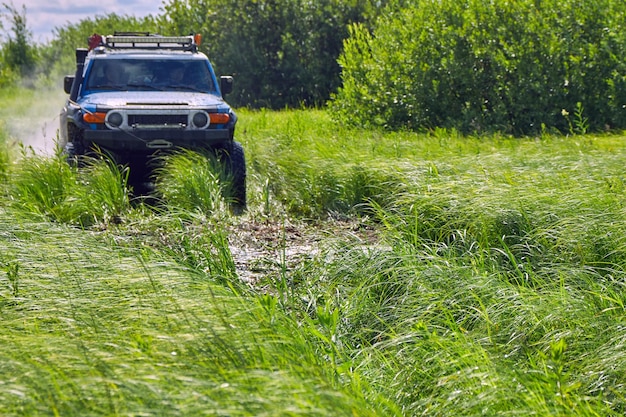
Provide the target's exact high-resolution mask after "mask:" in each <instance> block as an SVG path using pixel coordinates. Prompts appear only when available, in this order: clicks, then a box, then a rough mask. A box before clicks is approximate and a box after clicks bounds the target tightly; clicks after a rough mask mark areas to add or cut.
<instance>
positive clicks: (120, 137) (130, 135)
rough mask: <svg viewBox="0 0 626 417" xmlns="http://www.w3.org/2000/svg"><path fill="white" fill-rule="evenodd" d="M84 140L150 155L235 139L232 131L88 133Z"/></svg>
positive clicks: (108, 148)
mask: <svg viewBox="0 0 626 417" xmlns="http://www.w3.org/2000/svg"><path fill="white" fill-rule="evenodd" d="M83 139H84V140H85V141H86V142H88V143H90V144H93V145H96V146H98V147H100V148H102V149H107V150H111V151H127V152H128V151H141V152H149V151H152V150H155V149H168V148H189V149H194V148H207V147H212V146H215V145H218V144H221V143H224V142H228V141H230V140H232V139H233V131H232V130H230V129H212V130H211V129H209V130H177V129H166V130H139V129H137V130H132V131H126V130H85V131H83Z"/></svg>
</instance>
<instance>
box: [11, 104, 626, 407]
mask: <svg viewBox="0 0 626 417" xmlns="http://www.w3.org/2000/svg"><path fill="white" fill-rule="evenodd" d="M239 116H240V126H239V134H238V140H240V141H241V142H242V143H243V145H244V148H245V149H246V158H247V163H248V184H249V191H248V200H249V210H248V212H247V213H246V214H244V215H242V216H231V215H229V213H228V210H227V209H226V207H225V205H224V203H223V199H222V197H221V189H220V185H219V183H218V182H216V181H215V180H216V178H217V175H218V174H219V173H214V172H213V170H211V169H209V168H210V167H209V164H207V163H206V159H202V158H200V159H196V158H199V157H197V156H194V155H179V156H177V157H175V158H172V159H171V160H170V161H167V162H166V164H165V168H164V170H163V172H162V173H161V176H160V181H159V182H157V188H158V189H159V190H160V193H161V194H160V195H161V198H162V200H161V201H160V204H156V205H153V206H144V205H142V204H131V203H130V202H129V201H128V199H127V197H126V190H125V187H124V181H123V178H124V177H123V171H122V172H120V171H119V169H116V168H115V167H111V166H110V165H109V164H107V163H106V162H97V163H94V165H93V166H91V168H88V169H86V170H81V171H76V170H74V169H70V168H69V167H67V166H66V165H64V161H63V160H62V159H59V158H58V157H49V158H40V157H35V156H28V155H26V156H24V157H22V158H21V159H20V160H19V162H17V163H14V164H9V163H7V164H5V165H4V168H2V170H3V171H0V172H4V175H5V182H4V186H3V187H4V188H3V196H4V198H3V203H2V204H0V242H1V243H0V245H2V247H3V250H2V252H1V253H0V312H1V314H2V317H3V324H4V325H3V327H2V329H0V343H1V344H2V345H1V346H2V349H1V350H0V356H1V357H0V381H1V383H0V414H2V415H16V416H17V415H29V416H30V415H55V414H56V415H64V416H66V415H81V416H83V415H194V416H195V415H224V416H227V415H228V416H252V415H254V416H257V415H273V416H274V415H307V416H309V415H320V416H322V415H324V416H327V415H346V416H347V415H359V416H362V415H364V416H366V415H379V416H390V415H405V416H414V415H429V416H449V415H524V416H526V415H541V416H544V415H563V416H565V415H571V416H607V415H623V414H624V413H626V395H625V394H626V387H625V384H626V379H625V377H624V375H626V360H625V359H624V355H623V351H624V340H626V333H625V331H624V329H625V328H626V327H625V326H624V313H625V308H626V291H625V285H624V282H626V269H625V266H626V245H625V243H626V232H625V230H626V227H625V226H626V211H625V206H624V201H625V200H624V198H625V197H626V195H625V191H626V188H625V187H624V181H625V179H626V176H625V175H624V174H623V167H624V165H625V162H626V156H624V155H626V153H625V152H624V150H625V147H626V146H625V145H624V137H623V136H621V135H605V136H589V135H585V136H571V137H557V136H547V135H546V136H542V137H537V138H526V139H513V138H509V137H502V136H490V137H480V138H479V137H462V136H460V135H458V134H457V133H456V132H453V131H452V132H450V131H448V132H446V131H440V130H434V131H432V132H428V133H424V134H410V133H384V132H373V131H370V132H367V131H358V130H350V129H347V128H344V127H342V126H337V125H334V124H332V122H331V121H330V117H329V115H328V114H326V113H325V112H324V111H321V110H307V111H284V112H267V111H259V112H252V111H241V112H240V113H239ZM5 160H7V161H8V160H10V158H8V159H6V158H5ZM0 166H2V165H0ZM329 217H330V218H332V219H334V220H333V222H337V220H338V219H339V221H341V222H344V221H346V222H345V223H333V222H331V221H327V220H328V218H329ZM320 223H324V224H325V225H326V226H325V230H330V231H329V232H327V234H321V235H319V234H318V235H316V236H315V239H311V241H309V242H307V243H309V244H310V245H311V246H312V248H313V250H311V251H309V253H307V254H306V255H307V256H303V257H302V258H299V260H298V262H296V263H293V262H291V263H289V262H288V260H287V259H286V257H287V251H288V250H289V249H290V248H289V246H290V244H291V242H290V241H289V240H288V238H287V229H289V230H291V229H293V228H301V230H303V231H305V230H307V229H308V228H309V227H312V226H311V225H315V224H320ZM334 224H337V226H333V225H334ZM259 225H266V226H267V227H268V228H275V229H277V230H278V231H277V235H281V234H282V236H283V238H282V240H280V239H279V240H280V241H278V242H271V243H272V244H277V245H278V246H279V247H280V248H282V249H280V248H279V250H282V255H281V257H280V258H279V260H278V263H279V264H278V265H277V267H276V268H274V269H268V270H267V273H266V274H265V275H263V276H261V277H260V278H259V280H258V282H254V283H248V282H243V281H242V280H241V279H240V277H239V276H238V269H237V261H238V259H236V257H235V256H234V255H233V252H232V251H231V244H232V241H233V240H235V241H236V240H237V239H232V238H234V237H236V236H234V234H236V233H237V230H240V229H247V228H255V227H258V226H259ZM339 225H341V228H344V229H342V230H345V228H347V227H349V228H350V229H349V230H350V232H349V233H339V231H340V230H339V229H340V226H339ZM333 227H334V228H335V229H333ZM281 228H282V232H281ZM303 233H304V232H303ZM261 238H262V237H261ZM267 238H268V239H269V236H268V237H267ZM241 244H243V245H246V244H247V243H245V242H244V243H241ZM268 244H269V243H268Z"/></svg>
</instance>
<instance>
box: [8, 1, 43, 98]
mask: <svg viewBox="0 0 626 417" xmlns="http://www.w3.org/2000/svg"><path fill="white" fill-rule="evenodd" d="M2 7H3V9H4V10H3V11H2V12H3V13H2V14H1V15H0V16H1V17H2V18H3V20H5V21H9V22H10V25H11V34H8V33H7V34H6V36H7V39H6V40H5V41H4V43H3V44H2V50H1V61H0V87H1V86H8V85H11V84H12V83H14V82H15V81H16V80H17V79H19V78H28V77H32V76H33V75H35V71H36V67H37V64H38V62H39V51H38V49H37V47H36V46H35V45H34V43H33V42H32V34H31V32H30V31H29V30H28V26H27V23H26V6H22V10H21V12H20V11H19V10H18V9H17V8H16V7H15V6H13V4H8V3H2ZM0 28H2V26H0Z"/></svg>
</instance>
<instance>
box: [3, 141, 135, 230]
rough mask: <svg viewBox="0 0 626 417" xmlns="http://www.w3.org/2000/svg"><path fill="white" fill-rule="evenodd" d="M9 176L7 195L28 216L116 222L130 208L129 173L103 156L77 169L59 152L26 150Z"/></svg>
mask: <svg viewBox="0 0 626 417" xmlns="http://www.w3.org/2000/svg"><path fill="white" fill-rule="evenodd" d="M10 176H11V180H10V186H9V196H10V198H11V200H12V201H13V203H14V204H15V205H16V206H17V207H19V208H20V209H21V211H22V212H23V213H25V214H26V215H27V216H32V215H34V216H37V217H39V218H40V219H42V220H45V219H48V220H53V221H59V222H63V223H70V224H75V225H79V226H84V227H86V226H90V225H93V224H94V223H109V222H115V221H118V219H119V218H120V216H122V215H123V214H124V213H125V212H126V211H128V210H129V208H130V203H129V197H128V190H127V180H128V172H127V171H126V170H124V169H122V168H120V167H118V166H116V165H115V164H114V163H113V162H111V161H110V160H107V159H106V158H103V159H93V160H90V161H88V162H87V163H86V166H85V167H84V168H81V169H76V168H73V167H70V165H68V164H67V162H66V161H65V157H64V155H63V154H61V153H58V154H57V155H55V156H54V157H46V156H40V155H35V154H33V153H32V152H29V151H26V152H25V153H24V155H23V158H22V161H21V163H20V164H18V165H16V167H15V169H14V170H12V171H11V173H10Z"/></svg>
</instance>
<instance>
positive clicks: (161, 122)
mask: <svg viewBox="0 0 626 417" xmlns="http://www.w3.org/2000/svg"><path fill="white" fill-rule="evenodd" d="M128 125H129V126H135V125H137V126H175V127H179V126H187V115H186V114H129V115H128Z"/></svg>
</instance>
